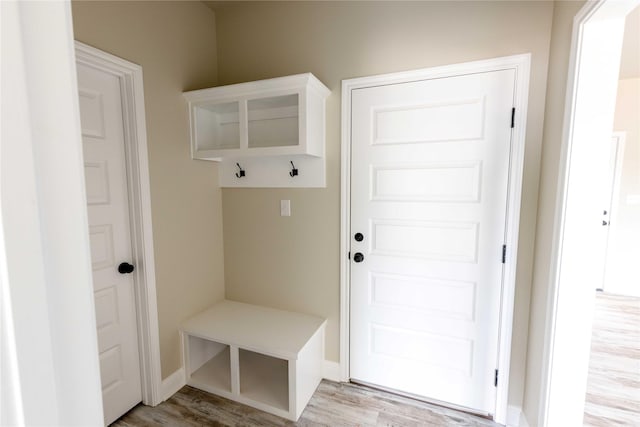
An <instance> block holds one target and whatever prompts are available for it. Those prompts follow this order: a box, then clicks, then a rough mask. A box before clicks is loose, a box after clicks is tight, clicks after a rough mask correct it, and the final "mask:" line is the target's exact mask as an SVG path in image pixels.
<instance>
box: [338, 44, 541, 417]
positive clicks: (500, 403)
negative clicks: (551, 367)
mask: <svg viewBox="0 0 640 427" xmlns="http://www.w3.org/2000/svg"><path fill="white" fill-rule="evenodd" d="M530 65H531V54H522V55H513V56H507V57H502V58H495V59H489V60H485V61H474V62H467V63H462V64H454V65H447V66H442V67H435V68H426V69H421V70H415V71H406V72H400V73H392V74H383V75H377V76H371V77H361V78H355V79H348V80H343V81H342V138H341V139H342V149H341V154H342V156H341V157H342V161H341V178H340V181H341V182H340V184H341V198H340V204H341V208H340V377H341V380H343V381H348V380H349V379H350V373H349V305H350V301H349V295H350V281H349V277H350V262H349V260H348V253H349V248H350V245H351V239H350V237H351V231H350V218H351V210H350V200H351V98H352V93H353V91H354V90H356V89H362V88H367V87H372V86H380V85H389V84H395V83H406V82H412V81H417V80H425V79H434V78H443V77H452V76H458V75H464V74H472V73H482V72H490V71H498V70H505V69H514V70H515V71H516V88H515V95H514V96H515V99H514V106H515V108H516V114H515V127H514V129H513V145H512V147H513V149H512V151H511V158H510V164H511V167H510V170H509V190H508V191H509V192H508V205H507V226H506V236H505V239H506V240H505V241H506V242H507V254H506V255H507V258H506V259H507V261H506V263H505V267H504V278H505V281H504V284H503V292H502V302H501V307H502V309H501V313H500V325H501V327H500V335H499V349H498V358H499V360H498V361H497V366H498V369H499V371H500V375H499V378H498V387H497V397H496V413H495V415H494V419H495V421H496V422H498V423H501V424H504V423H505V422H506V417H507V397H508V392H509V367H510V361H511V333H512V328H513V305H514V296H515V279H516V265H517V262H516V261H517V250H518V232H519V223H520V198H521V189H522V173H523V169H524V144H525V132H526V120H527V104H528V95H529V73H530Z"/></svg>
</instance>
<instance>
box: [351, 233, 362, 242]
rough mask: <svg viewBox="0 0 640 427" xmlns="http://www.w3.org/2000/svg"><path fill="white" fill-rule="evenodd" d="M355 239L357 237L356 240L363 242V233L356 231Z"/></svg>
mask: <svg viewBox="0 0 640 427" xmlns="http://www.w3.org/2000/svg"><path fill="white" fill-rule="evenodd" d="M353 238H354V239H356V242H362V240H363V239H364V236H363V235H362V233H356V235H355V236H353Z"/></svg>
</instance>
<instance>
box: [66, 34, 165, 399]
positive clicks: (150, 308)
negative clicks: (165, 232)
mask: <svg viewBox="0 0 640 427" xmlns="http://www.w3.org/2000/svg"><path fill="white" fill-rule="evenodd" d="M75 47H76V62H77V63H79V64H83V65H86V66H89V67H93V68H96V69H98V70H100V71H103V72H106V73H109V74H112V75H114V76H116V77H117V78H118V79H119V80H120V83H121V87H122V93H121V95H122V111H123V114H122V115H123V124H124V145H125V156H126V162H125V163H126V170H127V184H128V191H129V198H130V200H129V211H130V212H129V217H130V218H131V224H130V226H131V243H132V251H133V262H134V265H135V266H136V270H135V271H134V273H133V274H134V281H135V296H136V301H135V306H136V320H137V325H138V347H139V350H140V375H141V384H142V402H143V403H144V404H145V405H151V406H155V405H157V404H159V403H160V402H162V401H163V400H164V399H163V398H164V396H162V394H161V389H160V386H161V382H162V378H161V370H160V339H159V335H158V309H157V299H156V277H155V261H154V256H153V233H152V224H151V188H150V185H149V160H148V154H147V130H146V121H145V111H144V91H143V84H142V67H141V66H139V65H137V64H133V63H131V62H129V61H126V60H124V59H121V58H118V57H117V56H113V55H110V54H108V53H106V52H103V51H101V50H99V49H96V48H94V47H91V46H88V45H86V44H84V43H81V42H78V41H76V42H75Z"/></svg>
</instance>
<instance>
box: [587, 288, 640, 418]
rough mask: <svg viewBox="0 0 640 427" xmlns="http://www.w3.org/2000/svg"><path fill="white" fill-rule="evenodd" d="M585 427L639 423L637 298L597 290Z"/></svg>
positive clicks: (639, 306) (639, 310)
mask: <svg viewBox="0 0 640 427" xmlns="http://www.w3.org/2000/svg"><path fill="white" fill-rule="evenodd" d="M584 425H585V426H598V427H600V426H640V298H633V297H623V296H616V295H610V294H606V293H602V292H598V294H597V296H596V310H595V318H594V323H593V335H592V338H591V359H590V362H589V380H588V384H587V397H586V405H585V414H584Z"/></svg>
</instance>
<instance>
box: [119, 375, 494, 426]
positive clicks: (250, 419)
mask: <svg viewBox="0 0 640 427" xmlns="http://www.w3.org/2000/svg"><path fill="white" fill-rule="evenodd" d="M112 426H113V427H147V426H149V427H150V426H172V427H174V426H175V427H193V426H225V427H226V426H236V427H243V426H247V427H249V426H281V427H286V426H301V427H336V426H345V427H346V426H354V427H355V426H362V427H364V426H402V427H412V426H416V427H418V426H420V427H424V426H434V427H435V426H454V427H499V424H496V423H494V422H493V421H491V420H487V419H485V418H481V417H477V416H474V415H471V414H466V413H464V412H459V411H455V410H453V409H447V408H443V407H440V406H436V405H431V404H429V403H425V402H421V401H417V400H414V399H410V398H406V397H403V396H398V395H395V394H391V393H387V392H384V391H379V390H373V389H371V388H368V387H363V386H359V385H355V384H344V383H334V382H330V381H322V382H321V383H320V386H319V387H318V389H317V390H316V392H315V394H314V395H313V397H312V398H311V401H310V402H309V404H308V405H307V407H306V408H305V410H304V412H303V413H302V415H301V417H300V419H299V420H298V422H295V423H294V422H292V421H289V420H286V419H284V418H280V417H277V416H275V415H272V414H268V413H266V412H262V411H259V410H257V409H254V408H251V407H248V406H245V405H242V404H240V403H237V402H233V401H231V400H228V399H224V398H221V397H218V396H215V395H213V394H210V393H207V392H204V391H201V390H198V389H195V388H193V387H188V386H185V387H183V388H182V389H181V390H180V391H178V392H177V393H176V394H175V395H174V396H172V397H171V398H170V399H169V400H167V401H166V402H163V403H161V404H160V405H158V406H156V407H155V408H151V407H148V406H144V405H138V406H136V407H135V408H133V409H132V410H131V411H129V412H128V413H126V414H125V415H124V416H123V417H122V418H120V419H119V420H117V421H116V422H115V423H113V424H112Z"/></svg>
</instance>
